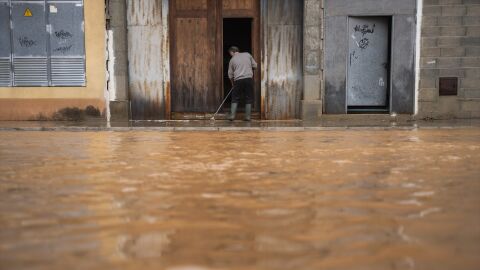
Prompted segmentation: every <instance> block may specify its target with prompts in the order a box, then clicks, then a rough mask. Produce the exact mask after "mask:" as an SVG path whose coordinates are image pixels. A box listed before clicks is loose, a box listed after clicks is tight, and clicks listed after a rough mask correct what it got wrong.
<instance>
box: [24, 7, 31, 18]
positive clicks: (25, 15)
mask: <svg viewBox="0 0 480 270" xmlns="http://www.w3.org/2000/svg"><path fill="white" fill-rule="evenodd" d="M23 16H24V17H32V16H33V14H32V11H31V10H30V9H29V8H27V9H25V13H23Z"/></svg>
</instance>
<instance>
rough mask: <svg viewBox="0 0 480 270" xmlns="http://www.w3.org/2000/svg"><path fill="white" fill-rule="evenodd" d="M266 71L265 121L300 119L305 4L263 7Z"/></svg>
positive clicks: (280, 0)
mask: <svg viewBox="0 0 480 270" xmlns="http://www.w3.org/2000/svg"><path fill="white" fill-rule="evenodd" d="M262 8H264V9H266V10H264V12H263V13H262V16H263V18H262V19H263V20H264V22H263V23H264V27H265V29H264V33H263V35H264V36H263V38H264V51H265V52H264V53H265V55H264V60H266V61H265V65H263V68H264V69H266V72H265V73H264V76H265V77H264V78H262V80H265V81H266V86H265V87H266V100H267V103H266V118H267V119H273V120H276V119H295V118H299V117H300V101H301V99H302V94H303V93H302V92H303V91H302V90H303V1H298V0H268V1H267V3H266V4H264V5H262Z"/></svg>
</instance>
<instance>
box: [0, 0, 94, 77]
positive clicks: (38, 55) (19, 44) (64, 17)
mask: <svg viewBox="0 0 480 270" xmlns="http://www.w3.org/2000/svg"><path fill="white" fill-rule="evenodd" d="M4 15H5V16H4ZM0 30H1V32H0V44H1V45H2V46H1V47H0V85H2V86H85V82H86V80H85V34H84V10H83V0H61V1H53V0H28V1H22V0H10V1H5V0H3V1H2V0H0ZM4 44H5V46H4ZM8 44H10V45H9V46H7V45H8ZM8 69H10V71H9V72H8Z"/></svg>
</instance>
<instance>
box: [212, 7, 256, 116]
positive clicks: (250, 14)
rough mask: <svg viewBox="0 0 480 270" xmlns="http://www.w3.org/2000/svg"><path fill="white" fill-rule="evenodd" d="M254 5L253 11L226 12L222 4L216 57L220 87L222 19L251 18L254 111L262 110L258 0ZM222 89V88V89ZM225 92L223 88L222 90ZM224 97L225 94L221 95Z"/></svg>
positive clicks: (222, 72)
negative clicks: (255, 66) (218, 50)
mask: <svg viewBox="0 0 480 270" xmlns="http://www.w3.org/2000/svg"><path fill="white" fill-rule="evenodd" d="M222 1H223V0H218V2H222ZM254 1H255V2H256V3H255V7H254V9H253V11H251V10H239V11H227V12H226V14H225V13H224V12H223V6H222V12H221V16H219V17H221V22H220V25H221V27H220V28H221V33H220V34H221V35H220V38H221V42H219V43H220V46H221V49H220V51H221V52H222V53H221V55H220V57H219V59H217V61H218V62H217V65H218V66H220V67H221V68H220V71H221V77H222V89H223V85H224V82H223V80H224V76H223V74H224V70H223V53H224V50H225V49H226V48H224V47H223V20H224V19H235V18H238V19H251V20H252V26H251V27H252V36H251V40H252V44H251V46H252V56H253V58H254V59H255V61H256V62H257V65H258V67H257V69H256V70H255V71H254V72H253V74H254V82H255V89H254V106H253V107H254V111H256V112H262V111H263V109H262V107H263V106H262V102H261V100H262V93H261V92H262V91H261V85H262V78H261V74H262V72H261V71H262V63H261V62H262V61H261V55H262V47H261V35H260V28H261V18H260V2H261V1H260V0H254ZM223 90H224V89H223ZM223 93H225V90H224V91H223ZM223 98H225V96H224V97H223Z"/></svg>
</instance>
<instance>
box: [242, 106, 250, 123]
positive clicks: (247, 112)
mask: <svg viewBox="0 0 480 270" xmlns="http://www.w3.org/2000/svg"><path fill="white" fill-rule="evenodd" d="M243 120H244V121H247V122H250V121H252V104H247V105H245V119H243Z"/></svg>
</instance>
